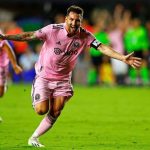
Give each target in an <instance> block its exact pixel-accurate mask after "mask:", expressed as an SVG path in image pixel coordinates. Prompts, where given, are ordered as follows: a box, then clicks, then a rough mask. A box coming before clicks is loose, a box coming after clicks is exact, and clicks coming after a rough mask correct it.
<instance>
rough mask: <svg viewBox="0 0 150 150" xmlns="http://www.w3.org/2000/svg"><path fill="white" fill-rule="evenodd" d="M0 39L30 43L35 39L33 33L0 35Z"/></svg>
mask: <svg viewBox="0 0 150 150" xmlns="http://www.w3.org/2000/svg"><path fill="white" fill-rule="evenodd" d="M0 38H1V39H4V40H5V39H6V40H13V41H31V40H36V39H37V38H36V36H35V34H34V32H23V33H21V34H16V35H0Z"/></svg>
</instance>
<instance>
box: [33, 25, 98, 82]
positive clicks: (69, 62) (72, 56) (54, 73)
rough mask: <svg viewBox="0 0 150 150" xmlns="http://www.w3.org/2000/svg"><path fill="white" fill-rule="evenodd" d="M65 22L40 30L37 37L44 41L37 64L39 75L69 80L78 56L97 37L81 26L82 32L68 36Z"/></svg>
mask: <svg viewBox="0 0 150 150" xmlns="http://www.w3.org/2000/svg"><path fill="white" fill-rule="evenodd" d="M67 34H68V33H67V31H66V29H65V23H63V24H51V25H48V26H46V27H44V28H42V29H40V30H38V31H36V33H35V35H36V37H38V38H40V39H41V40H43V41H44V44H43V46H42V49H41V52H40V56H39V60H38V62H37V63H36V65H35V69H36V73H37V75H39V76H41V77H43V78H46V79H53V80H68V79H70V78H71V73H72V70H73V68H74V67H75V64H76V61H77V57H78V55H79V54H80V53H81V51H82V50H84V49H85V47H87V46H90V45H91V43H92V42H93V41H94V40H95V37H94V36H93V35H92V34H91V33H90V32H88V31H86V30H84V29H82V28H81V30H80V33H79V34H77V35H75V36H73V37H68V36H67Z"/></svg>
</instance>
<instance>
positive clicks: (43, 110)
mask: <svg viewBox="0 0 150 150" xmlns="http://www.w3.org/2000/svg"><path fill="white" fill-rule="evenodd" d="M48 110H49V109H48V108H47V107H42V106H38V107H35V111H36V113H37V114H39V115H44V114H46V113H47V112H48Z"/></svg>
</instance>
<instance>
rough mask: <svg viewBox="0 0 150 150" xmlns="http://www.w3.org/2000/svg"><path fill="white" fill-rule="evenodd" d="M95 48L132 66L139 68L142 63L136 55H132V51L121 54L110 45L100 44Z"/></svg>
mask: <svg viewBox="0 0 150 150" xmlns="http://www.w3.org/2000/svg"><path fill="white" fill-rule="evenodd" d="M97 50H99V51H101V52H102V53H103V54H105V55H107V56H109V57H112V58H115V59H118V60H121V61H123V62H125V63H126V64H128V65H130V66H132V67H133V68H140V67H141V65H142V59H141V58H138V57H133V54H134V52H132V53H130V54H128V55H122V54H120V53H117V52H116V51H115V50H114V49H112V48H111V47H110V46H107V45H104V44H100V45H99V47H98V48H97Z"/></svg>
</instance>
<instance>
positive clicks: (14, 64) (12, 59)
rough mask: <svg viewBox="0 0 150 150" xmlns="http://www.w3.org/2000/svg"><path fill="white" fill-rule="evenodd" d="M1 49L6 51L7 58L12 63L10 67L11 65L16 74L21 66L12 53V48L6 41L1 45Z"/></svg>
mask: <svg viewBox="0 0 150 150" xmlns="http://www.w3.org/2000/svg"><path fill="white" fill-rule="evenodd" d="M3 50H4V51H5V52H6V53H7V55H8V58H9V60H10V62H11V64H12V67H13V69H14V71H15V73H16V74H19V73H21V72H22V68H21V67H20V66H19V65H18V64H17V61H16V57H15V54H14V52H13V50H12V48H11V47H10V45H9V44H8V43H7V42H5V44H4V45H3Z"/></svg>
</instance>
